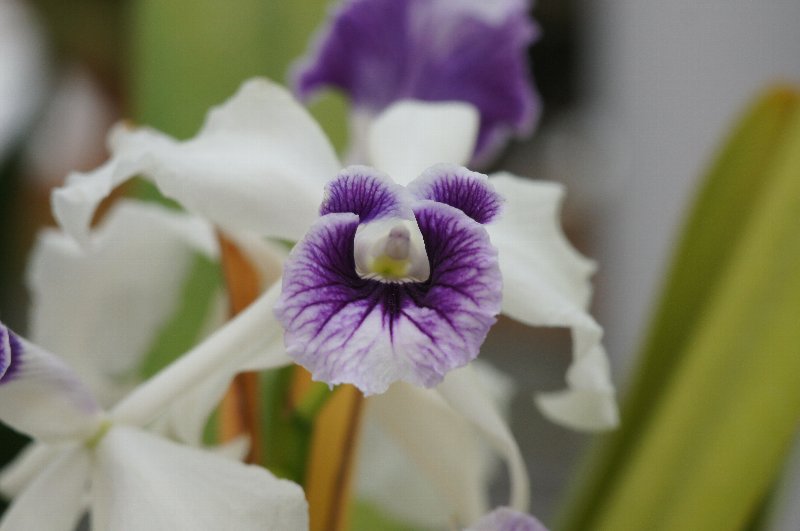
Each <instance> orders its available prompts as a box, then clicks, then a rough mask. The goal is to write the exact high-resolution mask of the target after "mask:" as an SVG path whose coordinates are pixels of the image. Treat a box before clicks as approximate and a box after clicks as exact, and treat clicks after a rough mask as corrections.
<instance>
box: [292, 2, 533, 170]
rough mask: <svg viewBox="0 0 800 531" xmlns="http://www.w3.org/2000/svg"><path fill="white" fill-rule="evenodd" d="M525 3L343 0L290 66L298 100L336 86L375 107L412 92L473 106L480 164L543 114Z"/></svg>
mask: <svg viewBox="0 0 800 531" xmlns="http://www.w3.org/2000/svg"><path fill="white" fill-rule="evenodd" d="M528 8H529V3H528V2H527V1H525V0H503V1H494V2H478V1H462V2H451V1H447V0H348V1H344V2H342V4H341V6H340V7H339V8H338V9H337V10H336V11H334V12H333V15H332V17H331V20H330V21H329V23H328V24H327V26H326V27H325V28H324V29H323V30H322V32H321V33H320V35H319V36H318V37H317V39H316V42H315V45H314V46H313V47H312V51H311V52H310V53H309V55H308V56H307V57H306V58H305V59H304V60H303V61H302V62H301V63H300V64H299V66H298V67H297V68H296V70H295V82H296V86H297V88H298V90H299V92H300V94H301V95H302V96H303V97H308V96H309V95H311V94H313V93H315V92H316V91H318V90H319V89H321V88H323V87H333V88H337V89H340V90H342V91H344V92H345V93H346V94H347V95H348V96H349V97H350V99H351V100H352V102H353V104H354V105H355V106H356V107H358V108H360V109H366V110H368V111H370V112H372V113H377V112H379V111H380V110H382V109H384V108H386V107H387V106H389V105H390V104H391V103H392V102H395V101H398V100H401V99H410V98H413V99H418V100H424V101H464V102H467V103H470V104H472V105H473V106H475V107H476V108H477V109H478V111H479V113H480V116H481V125H480V134H479V136H478V144H477V155H478V157H479V158H482V159H484V160H485V159H486V158H487V157H488V156H490V155H491V151H493V150H494V149H495V148H497V147H498V146H499V144H500V143H501V141H502V140H503V139H504V138H505V137H507V136H508V134H509V133H511V132H515V133H523V134H525V133H527V132H528V131H529V130H530V128H531V127H532V125H533V122H534V121H535V119H536V117H537V115H538V113H539V108H540V103H539V99H538V96H537V95H536V94H535V93H534V91H533V88H532V83H531V76H530V72H529V70H528V57H527V47H528V46H529V44H530V43H531V42H532V41H533V39H534V38H535V36H536V34H537V31H536V28H535V26H534V24H533V22H532V21H531V19H530V17H529V15H528V13H527V11H528ZM402 140H403V143H405V142H407V141H408V140H409V139H407V138H406V139H402ZM434 162H457V161H450V160H447V159H441V160H434V161H431V162H430V163H434ZM381 168H382V169H387V168H383V167H381ZM420 169H422V168H420ZM390 173H391V174H392V175H395V174H394V173H392V172H390Z"/></svg>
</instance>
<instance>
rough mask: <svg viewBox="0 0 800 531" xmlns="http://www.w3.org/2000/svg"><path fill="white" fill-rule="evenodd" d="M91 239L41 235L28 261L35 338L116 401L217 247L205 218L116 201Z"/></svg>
mask: <svg viewBox="0 0 800 531" xmlns="http://www.w3.org/2000/svg"><path fill="white" fill-rule="evenodd" d="M91 243H92V245H91V246H90V248H89V249H88V250H87V251H85V252H84V250H82V249H81V248H80V247H79V246H78V245H77V244H76V243H75V242H74V241H73V239H72V238H70V237H69V236H67V235H66V234H64V233H62V232H58V231H54V230H47V231H44V232H42V233H41V234H40V236H39V238H38V240H37V242H36V246H35V247H34V250H33V255H32V258H31V261H30V263H29V267H28V287H29V289H30V292H31V296H32V305H31V308H32V311H31V315H30V322H31V333H30V338H31V340H32V341H34V342H35V343H37V344H39V345H41V346H42V347H43V348H46V349H49V350H52V351H54V352H58V354H59V355H60V356H61V357H63V358H64V359H66V360H67V361H68V362H69V363H70V365H71V366H72V367H74V368H75V371H76V372H77V373H78V374H79V375H80V376H81V377H82V379H83V380H84V381H85V382H86V383H87V384H88V385H89V386H90V387H91V388H92V391H94V393H95V395H96V396H97V398H98V400H99V402H100V403H101V404H102V405H103V406H105V407H109V406H110V405H112V404H113V403H114V402H116V401H117V400H118V399H119V398H121V397H122V396H124V395H125V394H126V393H127V392H128V391H130V389H132V387H133V385H134V384H135V383H136V378H137V376H138V374H137V370H138V367H139V365H140V363H141V358H142V356H143V355H144V354H145V353H146V352H147V350H148V348H149V347H150V346H151V345H152V342H153V341H154V340H155V338H156V337H157V335H158V333H159V332H160V330H161V327H162V326H163V324H164V322H165V321H166V320H167V319H168V318H169V316H170V315H172V313H173V312H174V311H175V308H176V307H177V305H178V304H180V297H181V296H182V292H181V287H182V282H183V280H184V278H185V276H186V274H187V273H188V271H189V269H190V268H191V266H192V263H193V260H194V259H195V256H196V254H197V253H200V254H202V255H205V256H208V257H210V258H214V257H216V256H217V255H218V246H217V240H216V236H215V234H214V231H213V229H212V228H211V227H210V226H209V225H208V224H207V223H206V222H204V221H202V220H201V219H199V218H196V217H194V216H190V215H187V214H184V213H180V212H175V211H172V210H167V209H165V208H163V207H160V206H158V205H154V204H148V203H142V202H136V201H121V202H119V203H117V204H116V205H115V206H114V208H113V209H112V211H111V212H109V214H108V215H107V216H106V218H105V219H104V221H103V223H102V224H101V226H100V227H98V229H97V230H95V231H93V232H92V234H91ZM123 302H124V304H123ZM217 324H219V323H217Z"/></svg>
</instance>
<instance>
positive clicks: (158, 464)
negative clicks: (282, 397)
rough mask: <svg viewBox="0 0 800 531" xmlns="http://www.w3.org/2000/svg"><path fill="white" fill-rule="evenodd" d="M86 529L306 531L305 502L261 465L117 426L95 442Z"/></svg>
mask: <svg viewBox="0 0 800 531" xmlns="http://www.w3.org/2000/svg"><path fill="white" fill-rule="evenodd" d="M92 527H93V528H94V529H113V530H115V531H151V530H154V529H192V530H197V531H203V530H208V531H217V530H219V529H236V530H241V531H247V530H253V531H255V530H259V531H305V530H306V529H307V528H308V507H307V504H306V500H305V497H304V495H303V490H302V489H301V488H300V487H299V486H298V485H296V484H294V483H292V482H290V481H286V480H282V479H277V478H276V477H274V476H273V475H272V474H270V473H269V472H268V471H267V470H266V469H264V468H261V467H258V466H255V465H244V464H242V463H237V462H235V461H231V460H229V459H225V458H224V457H221V456H218V455H215V454H213V453H210V452H204V451H202V450H198V449H196V448H191V447H188V446H183V445H178V444H175V443H172V442H169V441H167V440H165V439H162V438H159V437H156V436H153V435H150V434H148V433H146V432H143V431H139V430H136V429H133V428H128V427H124V426H120V427H115V428H112V429H111V430H110V431H109V432H108V434H106V436H105V437H104V438H103V440H102V441H101V442H100V443H99V444H98V446H97V451H96V464H95V466H94V473H93V477H92Z"/></svg>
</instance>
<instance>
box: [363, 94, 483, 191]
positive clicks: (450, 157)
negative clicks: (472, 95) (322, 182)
mask: <svg viewBox="0 0 800 531" xmlns="http://www.w3.org/2000/svg"><path fill="white" fill-rule="evenodd" d="M478 120H479V116H478V111H477V109H475V107H473V106H472V105H470V104H468V103H463V102H455V101H452V102H437V103H430V102H423V101H415V100H402V101H398V102H397V103H394V104H392V105H391V106H389V107H388V108H387V109H386V110H385V111H383V112H382V113H381V114H379V115H378V116H377V117H376V118H375V120H374V121H373V122H372V125H371V127H370V129H369V132H368V138H367V143H368V153H369V158H370V160H369V162H370V163H371V164H372V165H373V166H375V167H376V168H378V169H379V170H381V171H383V172H386V173H388V174H389V175H391V176H392V178H393V179H394V180H395V181H396V182H397V183H398V184H402V185H406V184H408V183H410V182H411V181H412V180H414V179H415V178H416V177H417V176H418V175H419V174H420V173H422V171H423V170H424V169H426V168H428V167H430V166H433V165H434V164H438V163H441V162H448V163H452V164H456V165H459V166H464V165H466V164H467V162H469V160H470V158H471V157H472V151H473V149H474V147H475V140H476V139H477V137H478ZM362 162H363V161H362Z"/></svg>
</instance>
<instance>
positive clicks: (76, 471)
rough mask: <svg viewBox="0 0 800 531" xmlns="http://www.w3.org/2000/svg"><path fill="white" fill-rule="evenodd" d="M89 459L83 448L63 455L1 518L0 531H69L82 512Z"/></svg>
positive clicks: (40, 475)
mask: <svg viewBox="0 0 800 531" xmlns="http://www.w3.org/2000/svg"><path fill="white" fill-rule="evenodd" d="M89 469H90V459H89V454H88V452H87V451H86V449H85V448H84V447H83V446H74V447H72V448H71V449H69V450H65V451H62V453H61V455H59V456H58V457H56V458H55V459H54V460H53V461H52V462H51V463H50V464H49V465H48V466H47V467H46V468H45V469H44V470H43V471H42V472H41V473H40V474H39V475H38V476H37V477H36V479H34V480H33V481H32V482H30V484H29V485H28V487H27V488H26V489H25V490H24V491H23V492H22V493H21V494H20V495H19V496H17V497H16V498H15V499H14V502H13V503H12V504H11V507H9V509H8V511H7V512H6V513H5V514H4V515H3V521H2V523H0V531H21V530H42V531H45V530H46V531H72V530H73V529H75V527H76V526H77V524H78V519H79V518H80V517H81V515H82V514H83V511H84V508H85V506H84V499H85V498H84V497H85V495H86V490H87V489H86V487H87V481H88V480H89Z"/></svg>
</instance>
